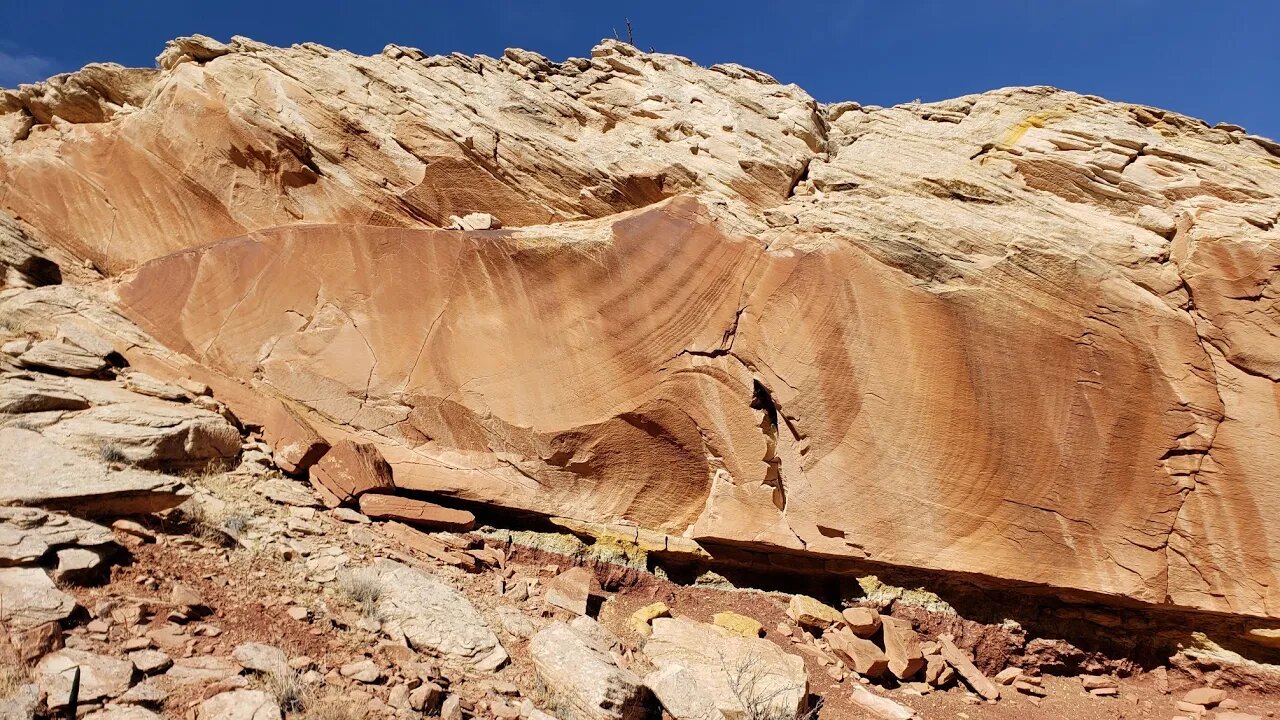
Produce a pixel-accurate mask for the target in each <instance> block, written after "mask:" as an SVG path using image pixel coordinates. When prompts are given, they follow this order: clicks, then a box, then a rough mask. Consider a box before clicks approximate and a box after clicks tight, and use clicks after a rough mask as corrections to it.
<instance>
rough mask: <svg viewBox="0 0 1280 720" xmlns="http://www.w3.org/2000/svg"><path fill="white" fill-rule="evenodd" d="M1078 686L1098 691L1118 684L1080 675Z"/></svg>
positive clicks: (1104, 676)
mask: <svg viewBox="0 0 1280 720" xmlns="http://www.w3.org/2000/svg"><path fill="white" fill-rule="evenodd" d="M1008 669H1016V668H1006V670H1008ZM1001 672H1002V673H1003V672H1004V670H1002V671H1001ZM996 677H997V678H999V677H1000V675H999V674H997V675H996ZM997 682H998V681H997ZM1004 684H1006V685H1007V684H1008V683H1004ZM1080 685H1081V686H1083V687H1084V689H1085V690H1098V689H1101V688H1113V687H1120V682H1119V681H1118V680H1116V679H1115V678H1113V677H1108V676H1106V675H1081V676H1080Z"/></svg>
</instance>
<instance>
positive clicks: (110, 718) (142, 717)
mask: <svg viewBox="0 0 1280 720" xmlns="http://www.w3.org/2000/svg"><path fill="white" fill-rule="evenodd" d="M128 694H129V693H125V695H128ZM84 720H162V718H161V716H159V715H157V714H156V713H154V712H151V711H150V710H147V709H146V708H143V707H138V704H128V703H126V704H120V705H111V706H110V707H105V708H103V709H101V710H95V711H93V712H91V713H89V714H88V715H85V716H84Z"/></svg>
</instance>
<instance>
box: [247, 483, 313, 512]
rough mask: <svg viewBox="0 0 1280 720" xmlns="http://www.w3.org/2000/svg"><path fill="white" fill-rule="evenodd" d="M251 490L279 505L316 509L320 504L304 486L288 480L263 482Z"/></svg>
mask: <svg viewBox="0 0 1280 720" xmlns="http://www.w3.org/2000/svg"><path fill="white" fill-rule="evenodd" d="M253 489H254V490H255V491H257V493H258V494H259V495H261V496H263V497H265V498H266V499H268V500H270V501H271V502H275V503H280V504H281V505H292V506H293V507H316V506H318V505H319V504H320V503H319V502H317V501H316V497H315V495H313V494H312V493H311V491H310V490H309V489H307V487H306V486H305V485H303V484H302V483H299V482H296V481H293V480H289V479H288V478H281V477H275V478H270V479H268V480H263V481H262V482H260V483H258V484H257V485H255V486H254V488H253Z"/></svg>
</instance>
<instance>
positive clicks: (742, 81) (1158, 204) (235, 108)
mask: <svg viewBox="0 0 1280 720" xmlns="http://www.w3.org/2000/svg"><path fill="white" fill-rule="evenodd" d="M592 55H593V57H592V58H590V59H579V60H569V61H566V62H563V63H555V62H552V61H549V60H547V59H546V58H542V57H541V56H538V55H536V54H534V53H528V52H524V51H515V50H513V51H509V52H508V53H507V54H506V55H505V56H504V57H503V58H501V59H493V58H486V57H473V58H469V57H464V56H460V55H453V56H447V57H443V56H441V57H426V56H424V55H423V54H422V53H420V52H418V51H416V50H412V49H409V48H399V47H389V48H388V49H387V50H386V51H385V52H384V53H383V54H381V55H379V56H376V57H372V58H364V57H358V56H354V55H351V54H349V53H345V52H338V51H333V50H329V49H326V48H322V47H319V46H316V45H311V44H307V45H299V46H295V47H292V48H288V49H279V48H271V47H268V46H265V45H262V44H260V43H256V42H253V41H251V40H247V39H244V38H236V39H234V40H232V41H231V42H229V43H221V42H217V41H213V40H209V39H192V38H187V39H183V40H180V41H175V43H174V44H173V46H172V47H171V48H170V49H169V50H167V51H166V53H165V55H164V56H163V61H162V63H161V65H162V67H163V68H164V69H162V70H159V71H146V72H137V73H126V72H125V71H124V70H123V69H118V68H113V67H107V66H94V67H91V68H87V69H86V70H85V71H82V72H81V73H78V74H73V75H71V76H63V77H62V78H61V79H58V80H57V82H52V81H51V83H50V84H48V85H47V86H44V87H42V88H40V89H38V90H36V89H33V90H29V91H24V93H21V94H17V95H11V96H6V101H5V104H4V105H3V106H2V107H4V108H6V110H7V112H4V113H3V114H0V118H3V120H2V121H0V128H3V130H0V185H3V186H5V187H6V188H8V189H10V190H11V191H10V192H9V193H7V194H6V195H4V196H3V197H4V200H3V204H4V207H3V209H5V210H7V211H9V212H11V213H12V214H14V215H17V216H20V217H22V218H23V221H24V222H25V223H27V224H29V225H30V226H32V228H34V229H35V230H37V231H38V232H39V233H40V235H41V237H42V238H43V239H44V240H45V241H47V242H48V243H50V244H51V245H53V246H56V247H57V248H58V249H60V250H61V251H63V252H66V253H70V254H71V255H73V256H75V257H79V258H84V259H88V260H90V261H91V262H92V263H93V264H94V265H95V266H96V267H99V268H102V269H103V270H105V271H107V272H109V273H124V275H123V277H121V278H120V285H119V287H118V288H117V289H116V296H115V298H116V300H117V301H118V305H119V308H120V309H121V311H122V312H123V313H124V314H126V315H128V316H129V317H130V318H131V319H133V320H135V321H136V322H137V323H138V324H139V325H140V326H141V327H142V329H143V330H145V331H146V332H148V333H150V334H152V335H154V337H155V338H156V339H158V340H159V341H160V342H161V343H162V344H163V345H164V346H165V348H166V349H165V351H164V352H167V353H170V354H176V355H173V356H164V355H163V353H161V352H160V351H159V350H155V349H150V348H148V349H145V350H143V349H142V348H143V347H144V343H143V342H135V343H133V344H132V345H131V344H130V343H122V344H121V346H122V348H123V350H124V351H126V353H127V354H128V355H129V357H130V360H131V362H132V361H136V362H138V363H141V362H142V361H143V360H144V359H148V360H153V361H156V362H160V361H163V362H162V363H161V365H163V367H160V366H157V367H155V368H152V367H147V368H145V371H146V372H148V373H152V374H155V375H156V376H157V377H160V378H161V379H163V380H168V379H173V378H170V377H167V376H165V375H164V370H165V369H166V368H168V370H169V371H170V372H171V373H174V374H179V373H184V372H186V373H195V372H197V371H198V372H200V373H203V374H204V375H203V376H202V377H201V378H200V379H201V380H202V381H206V382H210V383H212V384H215V385H217V386H218V392H219V394H218V397H220V398H225V399H226V402H227V403H228V404H230V405H231V406H232V409H233V410H234V411H235V412H236V415H237V416H240V417H242V418H245V419H246V420H247V421H249V422H251V423H257V424H261V425H263V426H264V431H265V434H264V437H266V438H267V439H268V444H270V445H271V446H272V447H273V450H275V451H276V453H277V456H278V460H277V462H278V463H279V464H280V467H282V468H284V469H285V470H286V471H288V472H301V471H305V470H306V468H307V467H308V466H310V465H311V464H312V463H314V462H316V461H317V460H319V459H320V458H321V456H322V455H323V451H324V450H325V449H326V448H327V445H329V444H333V443H338V442H341V441H344V440H350V441H354V442H362V443H369V444H372V445H374V446H376V447H377V449H378V450H379V451H380V453H381V454H382V455H383V456H384V457H385V458H386V459H387V461H388V462H389V463H390V464H391V466H392V468H393V471H394V475H393V477H394V483H395V485H396V486H397V487H399V488H402V489H406V490H412V491H419V492H427V493H436V494H440V495H442V496H452V497H456V498H460V499H463V500H466V501H477V502H481V503H488V504H493V505H499V506H503V507H508V508H514V509H520V510H526V511H532V512H535V513H540V514H544V515H549V516H557V517H567V518H573V519H577V520H582V521H589V522H596V523H631V524H634V525H638V526H640V527H642V528H645V529H646V530H654V531H658V532H661V533H666V534H669V535H672V536H684V537H686V538H689V539H692V540H695V541H697V542H701V543H704V544H707V545H719V546H736V547H745V548H750V549H755V550H761V551H765V552H780V553H791V554H808V555H811V556H815V557H817V558H820V559H821V560H822V561H824V562H826V563H828V565H827V567H828V568H829V569H831V570H841V569H843V568H844V566H843V565H842V564H841V563H842V561H844V560H849V561H872V562H877V563H887V564H892V565H900V566H911V567H919V568H924V569H927V570H934V571H942V572H955V573H967V574H971V575H975V576H981V577H985V578H987V579H990V580H995V581H1004V582H1012V583H1017V584H1020V585H1030V586H1044V587H1051V588H1058V589H1060V590H1063V591H1073V592H1075V593H1078V594H1083V595H1087V596H1089V597H1092V598H1098V597H1103V598H1105V597H1108V596H1110V597H1113V598H1118V599H1124V600H1136V601H1141V602H1146V603H1152V604H1162V605H1170V606H1174V607H1183V608H1194V609H1201V610H1211V611H1217V612H1228V613H1237V614H1244V615H1252V616H1259V617H1280V582H1277V578H1276V576H1275V572H1276V571H1275V568H1276V567H1280V530H1277V528H1280V522H1277V521H1280V504H1277V503H1276V502H1274V500H1273V498H1275V497H1277V496H1280V495H1278V493H1277V491H1280V479H1277V477H1276V476H1275V474H1274V472H1272V469H1273V468H1274V465H1275V459H1276V454H1277V447H1278V446H1277V442H1276V439H1275V438H1276V437H1277V436H1280V404H1278V403H1277V400H1276V398H1277V394H1276V392H1275V383H1276V382H1277V380H1280V342H1277V340H1276V338H1277V337H1280V327H1278V326H1277V320H1276V313H1275V311H1274V310H1275V308H1274V305H1275V302H1276V297H1277V292H1278V291H1277V290H1276V277H1277V272H1280V270H1278V268H1280V244H1278V243H1280V230H1278V229H1277V225H1278V224H1280V145H1277V144H1276V143H1274V142H1272V141H1269V140H1266V139H1264V138H1258V137H1254V136H1250V135H1248V134H1246V133H1243V132H1240V131H1239V130H1238V129H1234V128H1231V127H1223V128H1209V127H1208V126H1206V125H1204V124H1203V123H1201V122H1199V121H1196V120H1193V119H1191V118H1187V117H1184V116H1180V115H1177V114H1175V113H1170V112H1164V111H1160V110H1156V109H1153V108H1146V107H1140V106H1134V105H1126V104H1120V103H1110V102H1107V101H1105V100H1102V99H1100V98H1096V97H1090V96H1081V95H1077V94H1074V93H1068V92H1062V91H1057V90H1053V89H1051V88H1043V87H1035V88H1013V89H1005V90H998V91H993V92H990V93H985V94H982V95H972V96H966V97H963V98H957V99H955V100H951V101H946V102H941V103H932V104H918V103H916V104H908V105H903V106H899V107H895V108H873V107H860V106H858V105H857V104H856V103H839V104H834V105H826V106H824V105H820V104H819V103H816V102H815V101H813V100H812V98H810V97H808V96H807V95H806V94H805V93H804V92H803V91H802V90H800V89H798V88H796V87H794V86H783V85H779V84H777V83H776V82H774V81H773V80H772V78H769V77H768V76H765V75H763V74H761V73H756V72H753V71H749V70H746V69H742V68H737V67H732V66H724V67H717V68H712V69H705V68H699V67H697V66H695V65H693V64H692V63H690V62H689V61H687V60H684V59H682V58H676V57H673V56H670V55H663V54H656V53H654V54H646V53H640V52H638V51H636V50H635V49H634V48H631V47H629V46H626V45H623V44H620V43H615V42H607V43H604V44H602V45H601V46H599V47H597V48H596V49H595V50H594V51H593V53H592ZM144 91H145V92H144ZM125 108H127V110H125ZM176 108H197V109H198V110H199V112H198V117H199V123H193V122H192V118H193V117H195V116H194V115H192V114H191V113H189V112H185V111H183V112H180V111H178V110H176ZM53 118H61V119H62V121H60V122H53V121H52V119H53ZM108 147H110V148H112V152H109V153H108V152H106V150H105V149H106V148H108ZM477 214H487V215H488V216H489V218H488V220H486V221H485V222H483V223H481V222H479V220H478V219H473V220H472V221H466V222H459V224H458V227H459V228H463V229H460V230H443V229H433V228H441V227H445V226H448V225H450V224H451V223H452V222H453V218H454V217H457V218H458V219H459V220H460V221H462V220H465V219H466V218H468V217H473V218H474V216H475V215H477ZM304 224H305V225H304ZM276 226H286V227H276ZM378 226H381V227H378ZM467 228H473V229H467ZM481 228H487V229H481ZM126 230H127V236H126V235H125V234H124V233H125V232H126ZM228 238H229V239H228ZM214 241H219V242H214ZM42 290H45V289H40V290H34V291H29V292H28V293H27V294H30V293H40V295H39V297H40V298H44V299H45V300H44V301H45V302H54V301H65V300H59V298H57V297H55V296H54V294H53V293H49V292H41V291H42ZM6 304H8V303H6ZM108 321H110V319H109V318H106V317H104V318H103V319H102V322H103V323H107V322H108ZM111 322H114V321H111ZM122 332H123V331H122ZM144 356H145V357H144ZM278 401H284V403H285V404H279V402H278ZM273 403H275V404H273ZM280 407H283V408H286V410H285V411H280V410H279V408H280ZM273 408H274V409H273ZM282 413H284V414H282ZM285 415H291V416H293V417H295V418H301V419H302V420H301V422H302V424H298V425H296V426H294V427H295V429H296V427H302V428H304V429H306V428H310V429H312V430H314V434H312V433H311V431H310V430H307V431H306V432H293V431H288V432H286V431H280V432H281V433H282V434H280V435H272V433H273V432H277V430H276V429H275V428H277V427H278V426H280V425H282V424H283V423H282V422H275V421H273V420H272V418H273V417H284V416H285ZM298 438H302V439H303V440H304V441H305V442H304V441H300V440H298ZM285 451H287V452H285ZM295 455H296V458H295V457H293V456H295ZM851 507H856V508H858V512H856V513H854V512H849V511H848V509H849V508H851Z"/></svg>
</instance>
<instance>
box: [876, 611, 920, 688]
mask: <svg viewBox="0 0 1280 720" xmlns="http://www.w3.org/2000/svg"><path fill="white" fill-rule="evenodd" d="M881 622H882V623H883V628H884V654H885V655H887V656H888V657H889V672H891V673H893V674H894V675H895V676H897V677H898V678H899V679H900V680H906V679H908V678H910V677H912V676H914V675H915V674H916V673H918V672H920V671H921V670H922V669H924V653H923V652H921V651H920V636H919V635H917V634H916V631H915V629H914V628H912V627H911V623H910V622H908V621H906V620H902V619H899V618H896V617H891V616H888V615H886V616H884V617H883V618H881Z"/></svg>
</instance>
